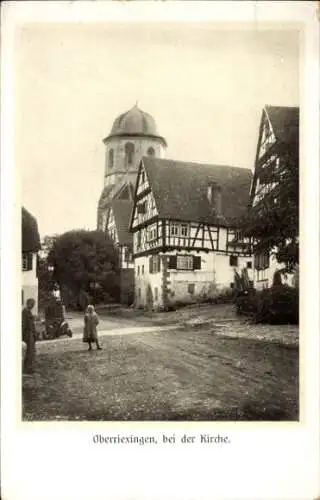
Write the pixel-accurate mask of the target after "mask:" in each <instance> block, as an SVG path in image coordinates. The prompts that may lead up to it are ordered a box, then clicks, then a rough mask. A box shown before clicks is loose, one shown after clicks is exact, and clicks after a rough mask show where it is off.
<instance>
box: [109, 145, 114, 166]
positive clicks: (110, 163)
mask: <svg viewBox="0 0 320 500" xmlns="http://www.w3.org/2000/svg"><path fill="white" fill-rule="evenodd" d="M113 157H114V151H113V149H110V151H109V167H110V168H112V167H113Z"/></svg>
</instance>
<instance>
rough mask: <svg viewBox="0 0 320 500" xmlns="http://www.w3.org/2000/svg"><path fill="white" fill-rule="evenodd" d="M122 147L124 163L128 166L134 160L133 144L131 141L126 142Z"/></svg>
mask: <svg viewBox="0 0 320 500" xmlns="http://www.w3.org/2000/svg"><path fill="white" fill-rule="evenodd" d="M124 149H125V160H126V165H128V166H130V165H132V164H133V160H134V144H133V143H132V142H127V143H126V145H125V148H124Z"/></svg>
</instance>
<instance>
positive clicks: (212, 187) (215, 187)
mask: <svg viewBox="0 0 320 500" xmlns="http://www.w3.org/2000/svg"><path fill="white" fill-rule="evenodd" d="M207 198H208V202H209V204H210V205H211V206H212V209H213V210H214V212H215V215H218V216H219V215H221V205H222V199H221V187H220V186H219V184H216V183H215V182H212V183H210V184H209V185H208V188H207Z"/></svg>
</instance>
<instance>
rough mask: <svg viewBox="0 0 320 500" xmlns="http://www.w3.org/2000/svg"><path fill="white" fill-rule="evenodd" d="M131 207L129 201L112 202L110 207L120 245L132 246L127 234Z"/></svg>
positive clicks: (128, 233)
mask: <svg viewBox="0 0 320 500" xmlns="http://www.w3.org/2000/svg"><path fill="white" fill-rule="evenodd" d="M132 206H133V203H132V201H130V200H114V201H113V202H112V205H111V207H112V211H113V216H114V220H115V225H116V228H117V234H118V240H119V243H120V245H132V234H131V233H130V232H129V222H130V217H131V211H132Z"/></svg>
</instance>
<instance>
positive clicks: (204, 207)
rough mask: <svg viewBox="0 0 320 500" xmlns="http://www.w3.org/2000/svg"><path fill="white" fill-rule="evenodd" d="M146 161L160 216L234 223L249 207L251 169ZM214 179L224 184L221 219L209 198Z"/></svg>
mask: <svg viewBox="0 0 320 500" xmlns="http://www.w3.org/2000/svg"><path fill="white" fill-rule="evenodd" d="M142 162H143V166H144V168H145V170H146V173H147V178H148V181H149V184H150V187H151V189H152V192H153V195H154V197H155V202H156V207H157V210H158V215H159V217H160V218H165V219H175V220H181V221H194V222H205V223H208V224H216V223H218V222H219V223H220V224H226V225H230V224H232V223H236V221H237V220H238V219H239V217H240V216H241V215H242V214H243V213H244V212H245V210H246V209H247V206H248V202H249V192H250V184H251V178H252V173H251V170H249V169H246V168H239V167H231V166H224V165H208V164H201V163H190V162H182V161H176V160H165V159H160V158H154V157H143V158H142ZM210 183H215V184H217V185H219V186H220V188H221V216H220V218H219V219H218V218H217V215H216V214H215V213H214V211H213V210H212V205H211V204H210V202H209V200H208V198H207V189H208V186H209V185H210Z"/></svg>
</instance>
